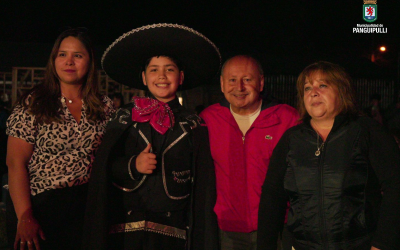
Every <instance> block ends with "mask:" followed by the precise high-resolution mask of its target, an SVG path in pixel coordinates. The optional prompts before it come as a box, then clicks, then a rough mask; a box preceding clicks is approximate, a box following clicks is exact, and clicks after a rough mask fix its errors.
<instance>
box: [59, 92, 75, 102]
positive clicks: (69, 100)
mask: <svg viewBox="0 0 400 250" xmlns="http://www.w3.org/2000/svg"><path fill="white" fill-rule="evenodd" d="M61 95H62V96H63V97H64V98H65V99H67V101H68V103H69V104H71V103H72V101H73V100H75V99H76V98H77V97H75V98H73V99H69V98H68V97H66V96H65V95H64V93H61Z"/></svg>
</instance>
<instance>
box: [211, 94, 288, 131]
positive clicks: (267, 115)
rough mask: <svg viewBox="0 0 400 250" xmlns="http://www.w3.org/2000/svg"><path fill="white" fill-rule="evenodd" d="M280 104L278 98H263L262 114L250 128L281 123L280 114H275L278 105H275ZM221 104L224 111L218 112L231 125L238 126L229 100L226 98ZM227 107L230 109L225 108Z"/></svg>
mask: <svg viewBox="0 0 400 250" xmlns="http://www.w3.org/2000/svg"><path fill="white" fill-rule="evenodd" d="M278 104H279V103H278V102H277V101H276V100H272V99H270V98H264V99H262V105H261V112H260V115H259V116H258V117H257V118H256V120H255V121H254V122H253V124H252V125H251V127H250V128H252V127H257V128H265V127H271V126H274V125H276V124H279V123H281V120H280V119H279V117H278V115H276V114H275V110H276V108H277V107H275V108H274V106H276V105H278ZM220 105H221V107H222V109H223V112H219V113H218V114H219V115H220V116H221V117H222V118H223V119H224V120H226V121H227V122H228V123H229V124H230V125H232V126H234V127H238V125H237V122H236V120H235V118H234V117H233V115H232V114H231V111H230V104H229V102H228V101H227V100H226V99H224V100H223V101H222V102H221V103H220ZM225 108H226V109H228V110H225Z"/></svg>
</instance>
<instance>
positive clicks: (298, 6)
mask: <svg viewBox="0 0 400 250" xmlns="http://www.w3.org/2000/svg"><path fill="white" fill-rule="evenodd" d="M85 2H86V3H85ZM88 2H89V1H84V0H81V1H79V2H76V1H58V0H56V1H51V2H50V1H18V0H7V1H2V7H1V9H0V16H1V18H0V53H1V54H0V70H1V71H11V67H12V66H26V67H28V66H45V64H46V61H47V57H48V55H49V52H50V49H51V46H52V43H53V42H54V40H55V39H56V37H57V36H58V34H59V33H60V32H61V31H62V30H63V29H64V27H66V26H72V27H81V26H83V27H87V28H88V29H89V31H90V34H91V36H92V38H93V40H94V42H95V44H96V47H97V50H98V53H97V57H98V58H100V57H101V55H102V53H103V50H104V49H105V48H106V47H107V46H108V45H109V44H111V43H112V42H113V41H114V40H115V39H116V38H118V37H119V36H120V35H122V34H123V33H125V32H128V31H130V30H132V29H134V28H137V27H140V26H143V25H147V24H153V23H161V22H165V23H177V24H183V25H187V26H189V27H191V28H193V29H195V30H198V31H199V32H201V33H203V34H204V35H206V36H207V37H209V38H210V39H211V40H212V41H213V42H214V43H215V44H216V45H217V47H219V48H220V51H221V54H222V56H223V58H224V59H225V58H226V57H228V56H230V55H232V54H235V53H253V54H257V55H258V57H259V59H260V60H261V62H262V63H263V64H264V67H265V71H266V72H267V73H273V74H294V75H297V74H298V73H299V72H300V71H301V70H302V69H303V68H304V67H305V66H307V65H308V64H310V63H312V62H314V61H317V60H328V61H333V62H336V63H339V64H341V65H343V66H344V67H345V68H347V69H348V70H349V71H350V72H351V73H352V74H353V75H356V76H374V77H388V76H390V77H393V76H394V77H396V68H397V57H398V53H399V51H400V15H399V14H398V10H399V9H400V8H399V7H400V4H399V1H395V0H392V1H389V0H385V1H384V0H378V1H377V4H378V20H377V21H376V22H375V23H374V24H383V26H384V27H385V28H387V30H388V33H387V34H353V31H352V29H353V27H356V25H357V24H366V22H365V21H364V20H363V19H362V5H363V0H356V1H354V0H347V1H343V0H337V1H322V0H320V1H300V0H299V1H254V0H247V1H245V0H230V1H226V0H224V1H209V0H205V1H195V0H178V1H174V0H170V1H165V0H161V1H160V0H153V1H148V0H145V1H137V0H130V1H116V0H115V1H102V2H100V1H98V2H96V3H88ZM378 45H386V46H387V47H388V51H387V52H386V53H385V54H384V55H383V56H382V57H381V61H380V63H379V65H377V66H376V65H373V64H371V63H370V62H369V61H368V57H369V56H370V54H371V52H372V51H373V50H374V49H375V48H377V47H378Z"/></svg>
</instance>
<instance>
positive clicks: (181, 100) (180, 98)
mask: <svg viewBox="0 0 400 250" xmlns="http://www.w3.org/2000/svg"><path fill="white" fill-rule="evenodd" d="M178 99H179V103H180V104H181V105H182V102H183V98H182V97H178Z"/></svg>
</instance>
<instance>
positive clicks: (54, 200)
mask: <svg viewBox="0 0 400 250" xmlns="http://www.w3.org/2000/svg"><path fill="white" fill-rule="evenodd" d="M86 196H87V184H84V185H80V186H74V187H69V188H61V189H53V190H48V191H45V192H43V193H40V194H38V195H35V196H32V197H31V201H32V207H33V214H34V216H35V218H36V220H37V221H38V222H39V224H40V226H41V227H42V230H43V232H44V234H45V237H46V240H44V241H43V240H40V249H42V250H50V249H51V250H54V249H57V250H64V249H65V250H67V249H68V250H71V249H72V250H73V249H79V248H80V245H81V238H82V227H83V219H84V214H85V206H86ZM17 223H18V219H17V216H16V214H15V210H14V206H13V204H12V201H11V197H10V195H9V194H8V200H7V237H8V243H9V246H10V247H12V246H13V245H14V241H15V235H16V232H17Z"/></svg>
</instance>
